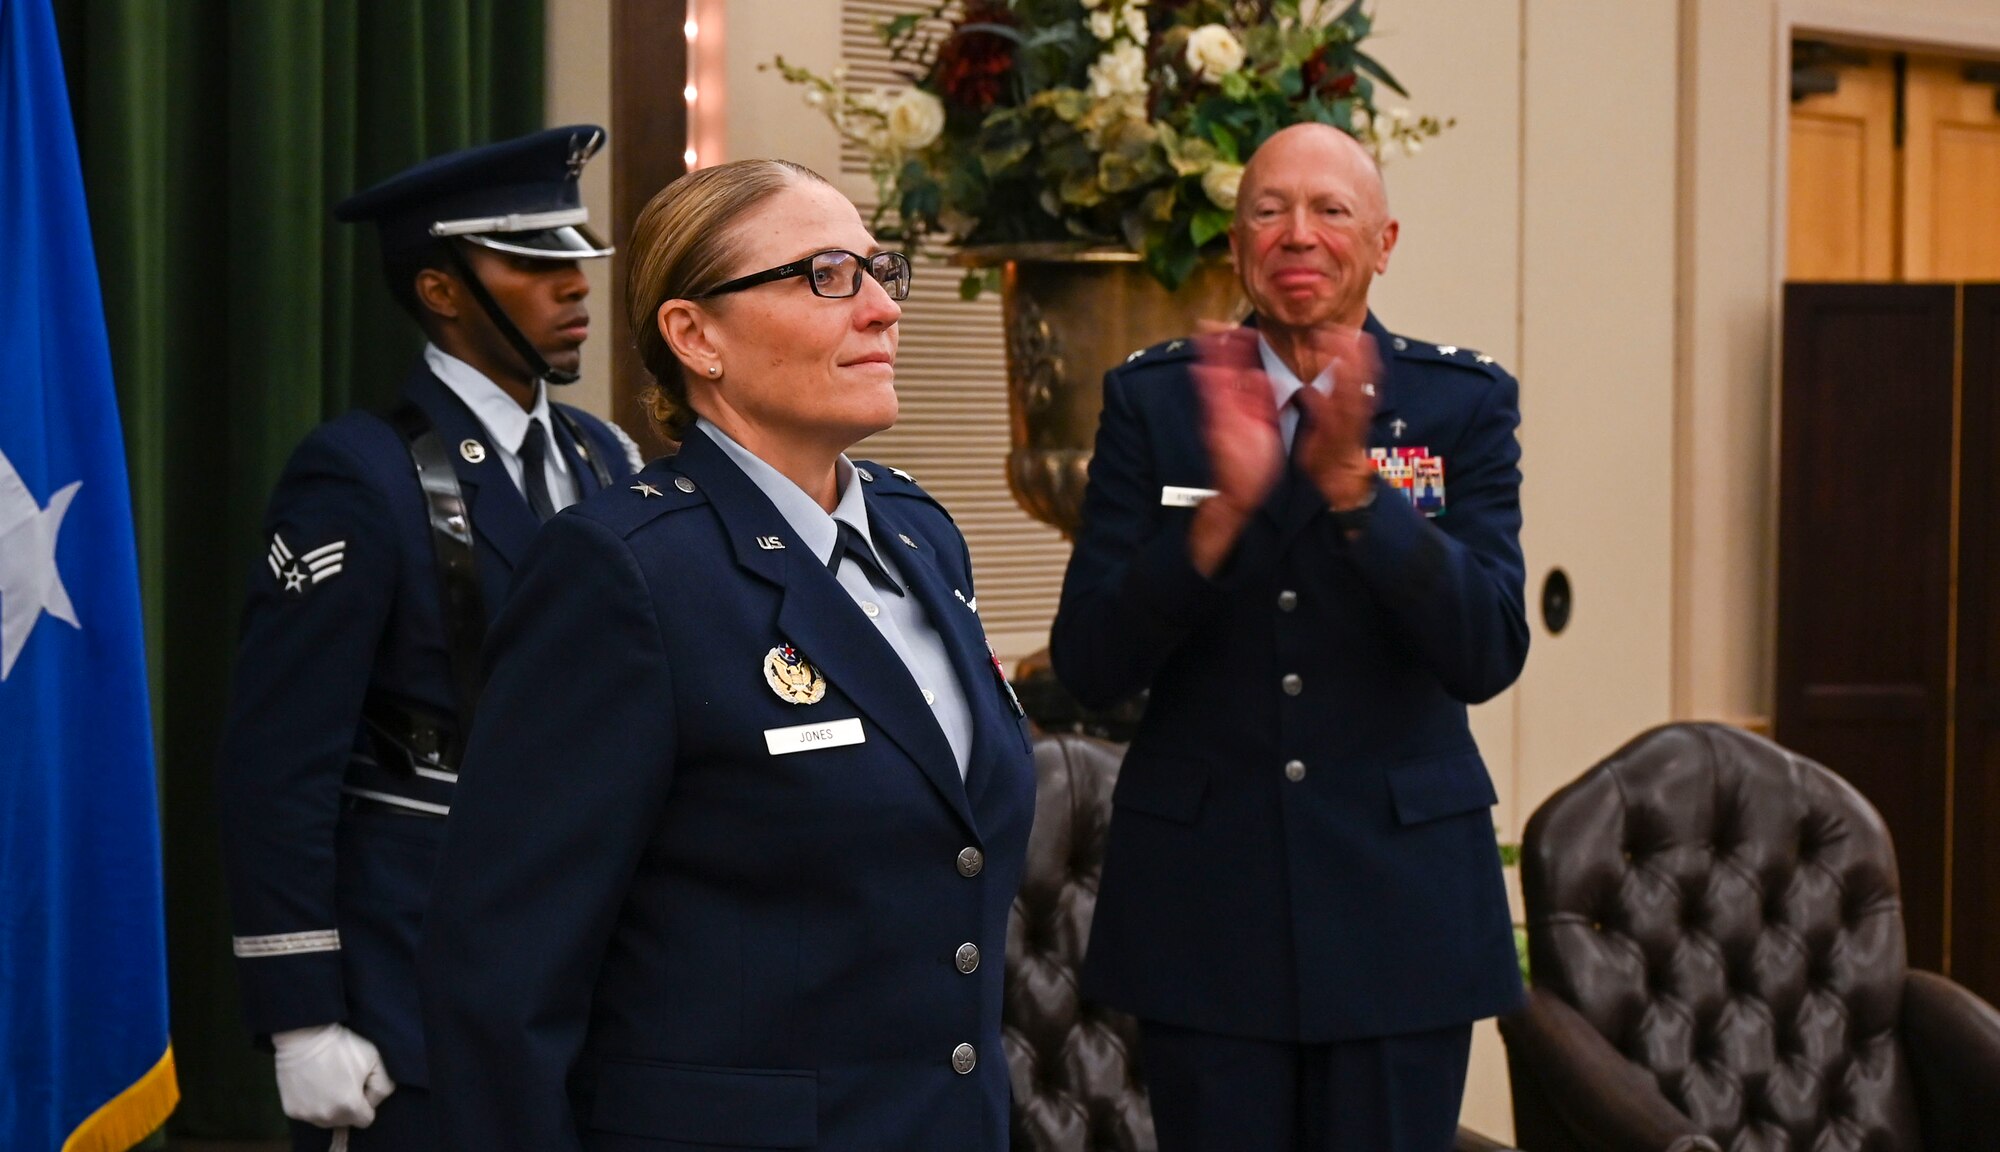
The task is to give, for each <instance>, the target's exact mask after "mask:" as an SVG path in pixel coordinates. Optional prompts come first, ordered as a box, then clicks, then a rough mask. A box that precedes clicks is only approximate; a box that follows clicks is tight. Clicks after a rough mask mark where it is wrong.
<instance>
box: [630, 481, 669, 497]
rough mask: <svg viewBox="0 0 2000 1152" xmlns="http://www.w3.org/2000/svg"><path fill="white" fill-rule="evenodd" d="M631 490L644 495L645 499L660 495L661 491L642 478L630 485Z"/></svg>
mask: <svg viewBox="0 0 2000 1152" xmlns="http://www.w3.org/2000/svg"><path fill="white" fill-rule="evenodd" d="M632 491H634V492H637V493H638V494H639V495H640V496H642V497H645V498H647V499H651V498H652V497H654V496H659V495H662V493H661V492H660V490H659V489H658V488H655V487H653V486H652V485H651V484H648V483H646V482H645V481H644V480H641V481H639V482H638V483H637V484H634V485H632Z"/></svg>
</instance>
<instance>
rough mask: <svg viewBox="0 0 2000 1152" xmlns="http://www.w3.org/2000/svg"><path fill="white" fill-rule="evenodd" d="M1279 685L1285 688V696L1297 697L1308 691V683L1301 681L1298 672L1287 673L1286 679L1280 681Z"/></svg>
mask: <svg viewBox="0 0 2000 1152" xmlns="http://www.w3.org/2000/svg"><path fill="white" fill-rule="evenodd" d="M1278 683H1279V685H1280V686H1281V687H1283V688H1284V690H1285V695H1287V696H1297V695H1298V694H1299V693H1301V692H1303V691H1305V690H1306V682H1305V681H1303V680H1301V679H1299V674H1298V673H1297V672H1287V673H1285V678H1284V679H1283V680H1280V681H1278Z"/></svg>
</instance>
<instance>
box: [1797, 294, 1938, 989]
mask: <svg viewBox="0 0 2000 1152" xmlns="http://www.w3.org/2000/svg"><path fill="white" fill-rule="evenodd" d="M1957 302H1958V290H1957V289H1956V288H1955V287H1952V286H1949V285H1935V286H1932V285H1887V284H1884V285H1839V284H1793V285H1790V286H1788V287H1787V289H1786V292H1785V366H1784V378H1783V383H1782V387H1783V389H1784V393H1783V413H1782V417H1781V421H1782V427H1781V435H1782V448H1781V451H1780V454H1779V455H1780V461H1779V485H1780V497H1779V518H1778V519H1779V523H1778V644H1777V653H1776V655H1777V679H1778V691H1777V716H1776V722H1777V724H1776V726H1777V739H1778V742H1779V743H1781V744H1784V745H1785V746H1787V747H1789V748H1793V749H1795V750H1797V751H1799V752H1801V753H1803V754H1804V755H1807V756H1810V757H1812V758H1813V759H1815V760H1818V761H1819V762H1820V763H1822V764H1825V765H1826V766H1827V767H1829V768H1832V769H1833V770H1834V771H1836V772H1838V773H1840V774H1841V775H1842V776H1845V777H1846V778H1847V779H1849V780H1851V781H1853V783H1854V785H1855V786H1856V787H1857V788H1859V789H1860V790H1861V792H1862V794H1863V795H1865V796H1867V797H1868V799H1869V800H1870V801H1871V802H1872V803H1873V804H1874V805H1875V807H1876V808H1878V809H1879V810H1880V811H1881V813H1882V816H1883V818H1884V819H1885V820H1886V821H1887V822H1888V825H1889V830H1890V833H1891V834H1892V835H1893V836H1894V837H1895V841H1896V848H1897V855H1898V859H1899V862H1900V864H1901V870H1902V880H1903V900H1904V919H1905V925H1906V927H1907V929H1908V934H1909V954H1910V962H1911V963H1912V964H1914V965H1917V966H1919V967H1925V968H1931V969H1933V970H1935V969H1937V968H1939V967H1940V966H1942V964H1943V961H1944V956H1945V913H1944V908H1945V875H1946V869H1945V855H1944V852H1945V842H1946V823H1947V820H1946V814H1947V812H1948V811H1949V810H1950V809H1949V807H1948V805H1949V804H1950V803H1951V798H1950V796H1949V795H1948V789H1947V775H1946V745H1947V740H1946V731H1947V728H1946V725H1947V722H1948V720H1949V716H1948V711H1949V691H1948V689H1949V683H1948V679H1947V670H1948V669H1949V667H1950V639H1949V635H1950V633H1949V628H1950V623H1951V621H1950V609H1951V600H1950V584H1951V578H1950V577H1951V567H1950V565H1951V558H1952V512H1953V508H1952V478H1953V456H1952V451H1953V445H1954V442H1955V435H1954V431H1955V430H1954V427H1953V424H1954V408H1953V374H1954V364H1955V356H1954V348H1955V341H1956V325H1957V314H1956V313H1957Z"/></svg>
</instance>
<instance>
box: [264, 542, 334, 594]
mask: <svg viewBox="0 0 2000 1152" xmlns="http://www.w3.org/2000/svg"><path fill="white" fill-rule="evenodd" d="M346 560H347V541H345V540H335V541H334V542H333V543H331V544H322V545H320V546H319V547H317V548H314V549H313V550H311V551H310V552H307V553H305V554H304V555H297V556H295V555H293V554H292V548H291V545H289V544H286V543H285V538H284V536H282V535H280V534H278V533H276V532H273V533H272V534H271V550H270V552H269V553H267V554H266V555H265V557H264V562H265V563H266V564H269V565H270V567H271V575H272V577H273V578H275V579H276V580H277V581H278V584H279V586H280V587H281V588H283V589H284V590H285V591H286V592H288V593H290V594H291V595H293V596H304V595H305V594H306V592H307V591H308V590H309V589H310V588H311V587H312V586H313V585H315V584H317V583H319V582H320V581H322V580H330V579H332V578H333V577H335V576H338V575H340V570H341V568H342V567H344V566H345V563H346Z"/></svg>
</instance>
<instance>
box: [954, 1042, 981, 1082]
mask: <svg viewBox="0 0 2000 1152" xmlns="http://www.w3.org/2000/svg"><path fill="white" fill-rule="evenodd" d="M977 1067H979V1053H977V1052H974V1051H973V1050H972V1045H970V1044H960V1045H959V1046H958V1047H956V1048H953V1049H952V1050H951V1070H952V1071H953V1072H956V1073H958V1074H959V1075H960V1076H963V1075H965V1074H966V1073H967V1072H970V1071H972V1070H973V1069H974V1068H977Z"/></svg>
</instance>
